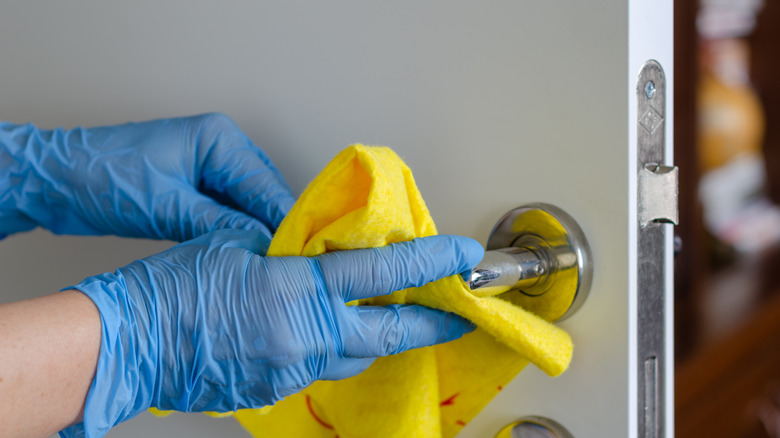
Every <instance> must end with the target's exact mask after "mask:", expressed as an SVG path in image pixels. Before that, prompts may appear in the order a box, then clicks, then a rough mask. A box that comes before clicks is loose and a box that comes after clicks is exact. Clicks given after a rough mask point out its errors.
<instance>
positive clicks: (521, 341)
mask: <svg viewBox="0 0 780 438" xmlns="http://www.w3.org/2000/svg"><path fill="white" fill-rule="evenodd" d="M434 234H436V227H435V226H434V223H433V220H432V219H431V216H430V213H429V212H428V209H427V208H426V206H425V203H424V202H423V199H422V197H421V196H420V193H419V191H418V190H417V187H416V185H415V183H414V179H413V177H412V173H411V171H410V170H409V168H408V167H407V166H406V165H405V164H404V163H403V161H401V159H400V158H399V157H398V156H397V155H396V154H395V153H394V152H393V151H392V150H390V149H388V148H384V147H366V146H362V145H354V146H350V147H349V148H347V149H345V150H344V151H342V152H341V153H340V154H339V155H337V156H336V157H335V158H334V159H333V161H331V162H330V164H328V166H327V167H326V168H325V169H324V170H323V171H322V173H320V175H319V176H317V177H316V178H315V179H314V181H312V182H311V184H310V185H309V187H308V188H307V189H306V190H305V191H304V192H303V194H302V195H301V197H300V199H299V200H298V202H297V203H296V204H295V206H294V207H293V208H292V210H291V211H290V213H289V214H288V215H287V217H286V218H285V219H284V221H283V222H282V224H281V226H280V227H279V230H278V231H277V233H276V235H275V237H274V238H273V241H272V242H271V246H270V249H269V250H268V255H269V256H315V255H318V254H322V253H323V252H326V251H335V250H347V249H356V248H368V247H377V246H384V245H387V244H390V243H394V242H400V241H406V240H411V239H413V238H415V237H423V236H430V235H434ZM510 299H512V298H511V295H510ZM513 301H514V302H510V301H507V300H505V299H501V298H495V297H487V298H478V297H475V296H474V295H472V294H471V293H470V290H469V288H468V287H467V286H466V284H465V283H464V282H463V280H462V279H461V278H460V276H452V277H448V278H445V279H442V280H439V281H436V282H434V283H431V284H428V285H425V286H423V287H420V288H414V289H407V290H404V291H398V292H396V293H394V294H392V295H391V296H389V297H382V298H377V299H372V300H370V302H371V303H372V304H387V303H416V304H422V305H425V306H430V307H435V308H438V309H443V310H446V311H449V312H454V313H457V314H459V315H461V316H463V317H465V318H468V319H469V320H471V321H473V322H474V323H475V324H476V325H477V326H478V329H477V330H476V331H475V332H473V333H471V334H468V335H466V336H464V337H463V338H461V339H459V340H457V341H453V342H450V343H447V344H443V345H437V346H434V347H428V348H423V349H418V350H412V351H408V352H405V353H402V354H399V355H396V356H390V357H385V358H380V359H377V360H376V362H375V363H374V364H373V365H372V366H371V367H370V368H369V369H368V370H367V371H366V372H364V373H363V374H360V375H358V376H355V377H352V378H350V379H346V380H341V381H336V382H327V381H319V382H316V383H314V384H313V385H311V386H310V387H308V388H306V389H304V390H303V391H302V392H300V393H298V394H295V395H293V396H290V397H288V398H286V399H284V400H282V401H280V402H278V403H276V405H274V406H273V408H272V409H270V410H269V409H267V408H266V409H262V410H242V411H238V412H236V414H235V416H236V418H237V419H238V421H240V422H241V424H242V425H243V426H244V427H246V429H247V430H249V431H250V432H251V433H252V435H254V436H255V437H327V438H334V437H340V438H351V437H399V438H400V437H403V438H408V437H451V436H454V435H455V434H457V433H458V432H459V431H460V430H461V428H462V427H463V426H465V425H466V423H467V422H468V421H469V420H470V419H471V418H473V417H474V416H475V415H476V414H477V413H478V412H479V411H480V410H481V409H482V408H483V407H484V406H485V405H486V404H487V402H488V401H490V399H492V398H493V397H494V396H495V395H496V394H497V393H498V391H500V390H501V389H502V387H503V385H505V384H506V383H508V382H509V381H510V380H511V379H512V378H513V377H514V376H515V375H516V374H517V373H518V372H520V371H521V370H522V369H523V367H525V365H526V364H527V363H528V361H531V362H533V363H534V364H535V365H536V366H538V367H539V368H541V369H542V370H544V371H545V372H546V373H547V374H549V375H551V376H556V375H558V374H560V373H562V372H563V371H564V370H565V369H566V367H567V366H568V364H569V361H570V359H571V354H572V343H571V338H570V337H569V336H568V334H567V333H566V332H564V331H563V330H561V329H559V328H557V327H555V326H553V325H551V324H550V323H548V322H546V321H545V320H544V319H542V318H540V317H539V316H536V315H534V314H532V313H530V312H528V311H526V310H523V309H522V308H521V307H519V306H518V305H516V303H520V302H522V301H521V299H520V298H519V297H515V298H514V299H513ZM361 304H365V302H361ZM557 306H558V307H560V304H558V305H557ZM555 307H556V306H555V305H549V304H548V305H547V306H546V307H540V308H538V309H535V311H536V312H537V313H540V314H541V316H542V317H547V316H549V315H560V314H561V313H562V311H561V310H562V309H560V308H555Z"/></svg>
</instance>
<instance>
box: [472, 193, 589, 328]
mask: <svg viewBox="0 0 780 438" xmlns="http://www.w3.org/2000/svg"><path fill="white" fill-rule="evenodd" d="M591 260H592V256H591V253H590V247H589V245H588V241H587V239H586V238H585V234H584V233H583V232H582V229H581V228H580V227H579V225H577V222H576V221H575V220H574V219H573V218H572V217H571V216H569V215H568V214H566V212H564V211H563V210H561V209H559V208H558V207H555V206H553V205H550V204H543V203H534V204H528V205H524V206H522V207H519V208H515V209H513V210H511V211H510V212H508V213H507V214H505V215H504V216H503V217H501V219H499V220H498V223H496V226H495V227H494V228H493V231H492V232H491V233H490V237H489V238H488V244H487V251H486V252H485V257H484V258H483V259H482V261H481V262H480V263H479V265H477V266H476V267H475V268H474V269H472V271H471V274H470V276H469V278H468V280H467V283H468V285H469V287H470V288H471V291H472V293H473V294H474V295H477V296H492V295H499V294H502V293H505V292H509V291H515V290H517V291H520V292H521V293H523V294H525V295H527V296H530V297H538V298H539V299H549V298H550V294H567V295H570V296H571V297H572V299H571V303H570V304H569V307H568V309H567V310H566V312H565V313H563V315H561V316H560V317H559V318H557V319H558V320H561V319H564V318H567V317H569V316H571V315H572V314H573V313H574V312H576V311H577V310H578V309H579V308H580V306H582V304H583V302H584V301H585V299H586V298H587V295H588V292H589V290H590V285H591V281H592V278H593V265H592V261H591Z"/></svg>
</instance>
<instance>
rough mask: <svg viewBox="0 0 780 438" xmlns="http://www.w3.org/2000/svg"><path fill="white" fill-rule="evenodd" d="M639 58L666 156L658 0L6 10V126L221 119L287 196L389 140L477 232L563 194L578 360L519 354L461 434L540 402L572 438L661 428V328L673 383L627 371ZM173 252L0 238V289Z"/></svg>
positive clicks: (433, 204) (664, 408) (668, 5)
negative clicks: (563, 367)
mask: <svg viewBox="0 0 780 438" xmlns="http://www.w3.org/2000/svg"><path fill="white" fill-rule="evenodd" d="M650 59H655V60H657V61H658V62H659V63H660V65H661V66H662V67H663V69H664V70H665V72H666V106H665V109H664V108H661V109H660V114H662V116H663V118H664V119H665V125H664V126H663V128H662V129H665V131H666V138H667V144H666V156H667V157H671V138H672V136H671V132H672V131H671V130H672V123H671V120H672V117H671V116H672V113H671V108H672V99H671V95H672V74H671V73H672V71H673V65H672V1H671V0H663V1H655V0H628V1H622V0H592V1H587V2H582V1H574V0H566V1H542V0H526V1H508V0H507V1H490V2H476V1H472V2H469V1H437V2H416V1H394V2H383V3H381V4H380V3H379V2H365V1H337V2H318V1H308V2H262V1H251V0H226V1H220V2H208V1H205V0H197V1H184V0H165V1H159V0H154V1H152V0H142V1H125V2H104V1H100V0H78V1H70V2H46V1H27V2H6V4H4V5H3V6H2V8H0V119H4V120H11V121H15V122H28V121H29V122H34V123H36V124H38V125H39V126H41V127H48V128H51V127H54V126H57V125H60V126H66V127H68V126H73V125H77V124H80V125H85V126H90V125H99V124H113V123H120V122H125V121H128V120H144V119H150V118H157V117H168V116H177V115H185V114H194V113H201V112H213V111H220V112H224V113H226V114H228V115H229V116H231V117H233V118H234V119H235V120H236V121H237V122H238V124H239V126H241V127H242V128H243V129H244V130H245V131H246V132H247V133H248V135H249V136H250V137H251V138H252V139H253V140H254V141H255V142H256V143H257V144H258V145H260V146H261V147H263V148H264V149H265V150H266V151H267V152H268V153H269V155H270V156H271V157H272V158H273V159H274V160H275V162H276V163H277V164H278V165H279V167H280V168H281V169H282V171H283V173H284V174H285V175H286V176H287V178H288V180H289V182H290V183H291V185H292V187H293V190H294V191H295V192H296V193H300V191H301V190H302V189H303V187H304V186H305V185H306V183H307V182H308V181H309V180H310V179H311V178H312V177H313V176H314V175H315V174H316V173H317V172H318V171H319V170H320V169H321V168H322V167H323V166H324V165H325V164H326V163H327V161H328V160H329V159H330V158H331V157H332V156H333V155H335V154H336V153H337V152H338V151H339V150H341V149H342V148H344V147H345V146H347V145H349V144H351V143H354V142H362V143H366V144H381V145H386V146H390V147H392V148H394V149H395V150H396V151H397V152H399V154H400V155H401V156H402V157H404V159H405V160H406V162H407V163H408V164H409V166H410V167H411V168H412V170H413V171H414V173H415V177H416V180H417V182H418V184H419V187H420V190H421V192H422V194H423V196H424V198H425V199H426V201H427V203H428V206H429V208H430V210H431V212H432V215H433V218H434V220H436V221H437V225H438V227H439V230H440V232H443V233H453V234H463V235H468V236H472V237H474V238H476V239H478V240H480V241H482V242H483V243H484V242H485V240H486V238H487V236H488V233H489V231H490V229H491V228H492V226H493V224H494V223H495V221H496V220H497V219H498V218H499V217H500V216H501V215H502V214H503V213H504V212H506V211H508V210H509V209H511V208H513V207H516V206H519V205H521V204H524V203H528V202H533V201H541V202H546V203H551V204H554V205H557V206H558V207H560V208H562V209H564V210H566V211H567V212H568V213H569V214H570V215H572V216H573V217H574V218H575V219H576V220H577V221H578V222H579V224H580V226H581V227H582V228H583V229H584V231H585V234H586V235H587V237H588V239H589V241H590V243H591V247H592V252H593V260H594V266H595V272H594V281H593V286H592V291H591V293H590V297H589V299H588V301H587V302H586V303H585V305H584V306H583V307H582V308H581V309H580V310H579V312H577V313H576V314H575V315H574V316H572V317H571V318H569V319H568V320H566V321H564V322H563V323H562V324H561V325H562V326H563V327H564V328H565V329H566V330H568V331H569V332H570V333H571V334H572V336H573V338H574V342H575V353H574V359H573V362H572V364H571V368H570V369H569V371H567V372H566V373H565V374H564V375H562V376H561V377H558V378H555V379H552V378H549V377H547V376H546V375H544V374H543V373H541V372H539V371H538V370H536V369H534V368H533V367H532V366H530V367H528V368H527V369H526V370H525V371H524V372H523V373H522V374H521V375H520V376H519V377H517V378H516V379H515V380H514V381H513V382H512V384H511V385H509V387H508V388H506V389H505V390H504V391H502V392H501V393H500V394H499V395H498V396H497V397H496V398H495V399H494V400H493V401H492V402H491V403H490V405H488V407H487V408H486V409H485V410H484V411H483V412H482V413H481V414H479V415H478V416H477V417H476V418H475V419H474V420H473V421H472V422H471V423H470V424H468V426H466V427H465V428H464V429H463V432H462V433H461V436H464V437H489V436H493V435H494V434H495V433H496V432H497V431H498V429H500V428H501V427H502V426H503V425H505V424H508V423H510V422H512V421H514V420H516V419H517V418H520V417H523V416H526V415H541V416H544V417H548V418H551V419H554V420H556V421H557V422H559V423H561V424H562V425H564V426H565V427H566V428H567V429H568V430H570V431H571V432H572V433H573V434H574V436H577V437H615V438H622V437H627V436H628V437H635V436H636V437H639V436H641V437H645V436H648V437H650V436H653V437H654V436H659V437H660V436H667V437H671V436H672V434H673V432H672V431H673V420H672V416H671V412H672V400H673V398H672V391H671V388H672V374H671V370H672V367H671V364H672V356H671V346H672V345H671V338H670V336H671V325H670V324H671V322H666V323H665V324H666V335H665V336H666V338H665V339H666V341H667V342H666V347H665V348H666V354H665V355H664V354H661V355H660V356H659V357H660V363H659V364H657V366H658V367H659V368H658V369H659V370H663V368H664V367H665V368H666V370H667V373H666V379H661V380H660V381H659V382H660V383H659V385H661V386H660V388H657V389H656V390H654V391H652V393H651V394H650V395H649V396H645V395H644V394H645V392H646V391H644V390H643V389H642V385H639V384H638V382H640V381H647V380H648V379H647V378H644V377H643V376H642V375H641V372H640V370H641V369H643V368H642V367H643V364H642V360H638V359H637V357H641V356H640V355H641V352H640V351H638V348H639V347H638V345H637V324H638V322H637V321H638V318H637V317H636V315H637V306H638V299H637V287H636V283H637V275H638V269H637V226H636V223H637V222H636V220H637V219H636V214H637V196H636V192H637V177H636V163H637V152H636V142H637V115H638V114H637V110H636V108H637V103H638V102H637V94H636V85H637V78H638V75H639V72H640V70H641V68H642V65H643V64H644V63H645V62H646V61H647V60H650ZM639 115H640V116H641V115H642V114H639ZM666 160H667V161H668V162H669V161H671V160H670V159H669V158H667V159H666ZM667 234H668V232H667ZM666 242H667V248H668V242H669V236H667V238H666ZM167 246H169V243H166V242H150V241H128V240H119V239H116V238H111V237H103V238H73V237H55V236H52V235H50V234H48V233H46V232H44V231H35V232H33V233H27V234H24V235H18V236H14V237H11V238H9V239H7V240H6V241H2V242H0V278H2V283H3V285H2V287H1V288H0V294H2V295H1V296H0V299H1V300H2V301H10V300H14V299H21V298H25V297H29V296H32V295H36V294H43V293H51V292H54V291H57V290H59V288H61V287H63V286H66V285H69V284H72V283H74V282H77V281H79V280H80V279H82V278H83V277H85V276H87V275H91V274H96V273H100V272H104V271H107V270H112V269H113V268H115V267H117V266H121V265H123V264H125V263H127V262H129V261H130V260H132V259H134V258H138V257H142V256H144V255H146V254H149V253H152V252H156V251H158V250H160V249H162V248H164V247H167ZM668 253H669V251H668V249H667V250H665V254H666V257H667V261H666V262H665V263H666V264H665V266H666V267H667V268H668V267H669V266H670V265H669V260H668V258H669V256H668ZM74 254H77V255H78V256H77V257H74ZM670 272H671V269H667V270H666V277H665V280H664V279H662V283H663V282H664V281H665V282H666V283H667V286H668V285H669V283H670V282H669V275H670ZM670 290H671V289H670V288H669V289H667V292H666V293H667V294H669V293H670V292H669V291H670ZM667 298H668V296H667ZM671 301H672V300H671V299H668V300H666V302H665V303H666V304H664V305H665V310H666V312H667V313H666V314H667V315H669V316H670V317H669V318H668V320H669V321H671V314H672V313H671V307H670V306H671ZM660 375H662V374H660ZM664 388H665V389H666V390H665V391H664ZM654 394H655V395H656V396H657V397H659V400H657V404H655V405H653V406H657V409H659V410H660V412H659V413H658V416H657V418H658V420H657V421H658V423H657V424H658V425H659V426H658V427H659V428H660V429H661V430H659V431H657V433H656V434H653V432H652V430H650V429H646V428H644V426H643V423H642V421H643V420H642V419H644V418H651V417H647V415H650V416H652V412H650V411H652V410H653V409H655V408H653V407H652V406H650V407H647V408H644V407H642V406H645V405H642V404H640V399H643V400H648V397H650V398H652V396H653V395H654ZM664 402H665V403H664ZM648 412H650V413H648ZM640 429H642V432H640ZM142 434H144V435H146V436H169V437H175V436H187V437H195V436H245V433H244V432H243V431H242V429H241V428H240V427H239V426H238V425H236V424H235V422H233V421H232V420H215V419H210V418H206V417H204V416H187V415H174V416H173V417H172V418H168V419H166V420H156V419H153V418H151V417H150V416H148V415H147V414H145V415H142V416H141V417H140V418H139V419H136V420H133V421H131V422H128V423H126V424H124V425H123V426H121V427H119V428H117V429H115V430H114V431H113V432H112V433H111V434H110V436H112V437H130V436H140V435H142Z"/></svg>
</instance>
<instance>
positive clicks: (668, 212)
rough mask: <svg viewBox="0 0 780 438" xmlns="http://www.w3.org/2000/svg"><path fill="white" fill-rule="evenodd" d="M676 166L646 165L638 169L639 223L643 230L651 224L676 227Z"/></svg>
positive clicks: (677, 211) (677, 212)
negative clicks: (657, 223)
mask: <svg viewBox="0 0 780 438" xmlns="http://www.w3.org/2000/svg"><path fill="white" fill-rule="evenodd" d="M677 177H678V169H677V166H661V165H658V164H655V163H651V164H646V165H645V166H644V167H642V168H640V169H639V175H638V178H639V179H638V181H637V184H638V186H639V199H638V201H639V207H638V209H639V211H638V213H639V223H640V225H641V226H642V227H643V228H644V227H646V226H648V225H650V224H651V223H653V222H659V223H671V224H675V225H677V222H678V220H679V209H678V205H677V192H678V188H677Z"/></svg>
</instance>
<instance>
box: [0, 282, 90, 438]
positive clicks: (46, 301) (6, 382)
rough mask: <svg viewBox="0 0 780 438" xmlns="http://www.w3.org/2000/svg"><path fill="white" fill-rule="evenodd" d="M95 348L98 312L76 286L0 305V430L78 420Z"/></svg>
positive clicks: (47, 428) (30, 433)
mask: <svg viewBox="0 0 780 438" xmlns="http://www.w3.org/2000/svg"><path fill="white" fill-rule="evenodd" d="M99 350H100V315H99V314H98V310H97V308H96V307H95V305H94V304H93V303H92V301H91V300H90V299H89V298H88V297H87V296H86V295H84V294H82V293H81V292H77V291H66V292H61V293H57V294H53V295H48V296H45V297H41V298H36V299H32V300H26V301H20V302H16V303H10V304H3V305H0V405H1V406H3V408H2V409H0V436H3V437H6V436H7V437H45V436H49V435H51V434H53V433H56V432H57V431H59V430H61V429H63V428H65V427H67V426H69V425H71V424H74V423H77V422H79V421H81V416H82V412H83V407H84V400H85V398H86V396H87V392H88V391H89V387H90V385H91V383H92V379H93V377H94V374H95V366H96V364H97V357H98V352H99Z"/></svg>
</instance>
